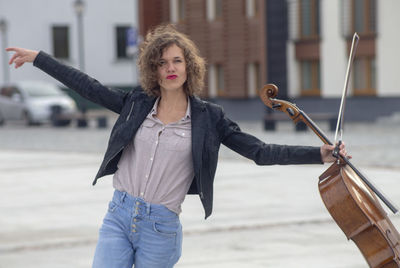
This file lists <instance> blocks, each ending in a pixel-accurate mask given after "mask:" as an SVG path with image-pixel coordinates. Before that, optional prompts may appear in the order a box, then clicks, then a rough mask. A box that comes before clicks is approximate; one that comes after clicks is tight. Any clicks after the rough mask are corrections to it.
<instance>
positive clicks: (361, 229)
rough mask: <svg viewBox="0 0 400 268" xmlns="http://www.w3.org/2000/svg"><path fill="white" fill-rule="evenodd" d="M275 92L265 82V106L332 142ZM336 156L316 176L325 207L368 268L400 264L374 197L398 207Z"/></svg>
mask: <svg viewBox="0 0 400 268" xmlns="http://www.w3.org/2000/svg"><path fill="white" fill-rule="evenodd" d="M357 38H358V37H357ZM353 40H354V39H353ZM353 43H354V42H353ZM349 66H350V65H349ZM349 69H350V68H348V72H347V76H346V83H345V88H346V89H347V78H348V74H349ZM277 95H278V88H277V87H276V86H275V85H273V84H268V85H265V86H264V87H263V88H262V90H261V92H260V97H261V99H262V100H263V102H264V104H265V105H266V106H268V107H270V108H272V109H274V110H279V111H282V112H284V113H286V114H287V115H288V116H289V117H290V118H291V119H292V120H293V121H294V123H298V122H300V121H302V122H304V123H305V124H306V125H307V126H308V127H309V128H310V129H311V130H312V131H313V132H314V133H315V134H316V135H317V136H318V137H319V138H320V139H321V140H322V142H323V143H325V144H329V145H332V143H331V142H330V141H329V140H328V138H327V136H326V135H325V134H324V133H323V132H322V131H321V129H320V128H319V127H318V126H317V125H316V124H315V123H314V122H313V121H312V120H311V119H310V118H309V117H308V116H307V115H306V114H305V113H304V112H303V111H302V110H300V109H299V108H298V107H297V106H296V105H294V104H292V103H290V102H288V101H283V100H279V99H276V98H275V97H276V96H277ZM343 95H345V94H343ZM342 103H343V96H342ZM341 106H342V105H341ZM342 111H343V109H342V107H341V109H340V112H339V119H338V127H339V125H341V124H342V119H343V117H342V116H341V114H342ZM339 121H340V124H339ZM338 127H337V129H336V135H337V132H338ZM336 135H335V136H336ZM335 139H336V138H335ZM335 157H337V159H338V160H337V161H335V162H334V163H333V164H332V165H331V166H330V167H329V168H328V169H327V170H326V171H325V172H324V173H323V174H322V175H321V176H320V177H319V182H318V186H319V191H320V194H321V198H322V200H323V202H324V203H325V206H326V208H327V209H328V211H329V213H330V214H331V216H332V217H333V219H334V220H335V221H336V223H337V225H339V227H340V228H341V229H342V231H343V232H344V233H345V235H346V236H347V238H348V239H351V240H353V241H354V243H355V244H356V245H357V246H358V248H359V250H360V251H361V253H362V254H363V256H364V258H365V260H366V261H367V263H368V265H369V267H371V268H392V267H393V268H394V267H400V234H399V232H398V231H397V230H396V228H395V227H394V225H393V224H392V222H391V221H390V219H389V218H388V217H387V214H386V212H385V211H384V209H383V208H382V206H381V205H380V203H379V200H378V198H377V197H379V198H380V199H381V200H382V202H384V203H385V205H386V206H388V208H389V209H390V210H391V211H392V212H393V213H396V212H397V208H396V207H395V206H394V205H393V204H392V203H391V202H389V200H388V199H387V198H386V197H385V196H384V195H383V194H382V193H381V192H379V191H378V190H377V188H376V187H375V186H374V185H373V184H372V183H371V182H370V181H368V179H367V178H366V177H365V176H364V175H362V173H361V172H360V171H359V170H358V169H356V168H355V167H354V165H353V164H352V163H351V162H350V161H349V159H348V158H346V157H342V156H340V155H339V154H337V153H336V155H335Z"/></svg>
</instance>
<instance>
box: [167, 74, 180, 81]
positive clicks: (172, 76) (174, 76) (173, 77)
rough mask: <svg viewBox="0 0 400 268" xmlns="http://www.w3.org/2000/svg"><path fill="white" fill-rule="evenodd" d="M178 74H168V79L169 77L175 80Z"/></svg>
mask: <svg viewBox="0 0 400 268" xmlns="http://www.w3.org/2000/svg"><path fill="white" fill-rule="evenodd" d="M177 77H178V76H177V75H168V76H167V79H169V80H174V79H176V78H177Z"/></svg>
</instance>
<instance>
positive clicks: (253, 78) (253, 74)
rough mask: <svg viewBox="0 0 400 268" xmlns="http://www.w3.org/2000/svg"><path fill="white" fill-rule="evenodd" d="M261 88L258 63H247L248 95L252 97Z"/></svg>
mask: <svg viewBox="0 0 400 268" xmlns="http://www.w3.org/2000/svg"><path fill="white" fill-rule="evenodd" d="M260 88H261V75H260V64H258V63H250V64H248V65H247V90H248V94H247V95H248V97H250V98H253V97H256V96H257V95H258V94H257V93H258V90H259V89H260Z"/></svg>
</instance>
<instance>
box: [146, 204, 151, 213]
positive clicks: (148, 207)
mask: <svg viewBox="0 0 400 268" xmlns="http://www.w3.org/2000/svg"><path fill="white" fill-rule="evenodd" d="M150 206H151V205H150V203H147V202H146V212H147V215H150Z"/></svg>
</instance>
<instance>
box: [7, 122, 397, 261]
mask: <svg viewBox="0 0 400 268" xmlns="http://www.w3.org/2000/svg"><path fill="white" fill-rule="evenodd" d="M110 125H112V124H110ZM240 125H241V126H242V128H243V129H244V130H245V131H248V132H250V133H252V134H254V135H256V136H257V137H259V138H260V139H262V140H264V141H265V142H271V143H285V144H309V145H320V141H319V140H318V138H317V137H316V136H315V135H314V134H313V133H311V132H310V131H307V132H295V131H294V130H293V127H292V125H290V124H283V125H282V126H280V127H279V128H278V130H277V131H275V132H265V131H263V130H262V128H261V124H257V123H243V124H240ZM110 131H111V129H110V128H108V129H96V128H95V127H93V126H92V127H89V128H87V129H78V128H75V127H74V126H71V127H67V128H51V127H50V126H42V127H33V128H26V127H24V126H19V125H12V124H11V125H6V126H3V127H2V128H0V207H1V209H0V211H1V215H2V216H1V217H0V227H1V228H0V267H1V268H16V267H26V266H27V265H29V267H90V265H91V260H92V257H93V253H94V249H95V245H96V241H97V232H98V228H99V226H100V224H101V221H102V218H103V216H104V214H105V212H106V208H107V204H108V202H109V200H110V198H111V196H112V191H113V190H112V183H111V182H112V177H111V176H107V177H104V178H101V179H100V180H99V182H98V184H97V185H96V186H95V187H93V186H91V182H92V179H93V178H94V176H95V174H96V172H97V169H98V167H99V165H100V163H101V160H102V157H103V153H104V151H105V149H106V144H107V140H108V136H109V133H110ZM399 134H400V126H398V124H397V126H396V122H387V121H381V122H378V123H376V124H367V123H365V124H360V123H357V124H349V125H347V126H346V129H345V136H344V140H345V142H346V144H347V149H348V151H349V153H350V154H351V155H352V156H353V158H354V159H353V164H355V165H356V166H357V167H359V168H360V169H361V170H362V171H363V172H364V173H365V174H367V176H368V177H369V178H370V179H371V180H372V181H373V182H374V183H375V184H376V185H378V187H379V188H380V189H381V190H382V191H383V192H384V193H385V194H386V195H387V196H388V197H390V199H391V200H392V201H393V202H394V203H395V204H400V190H399V187H398V184H399V183H398V181H399V180H400V164H398V162H397V161H396V160H397V159H398V156H399V153H398V152H397V148H399V143H400V141H399V139H398V137H399ZM328 136H333V133H328ZM326 168H328V165H324V166H323V165H302V166H268V167H262V166H257V165H255V164H254V163H252V162H251V161H249V160H247V159H245V158H243V157H241V156H238V155H237V154H236V153H234V152H232V151H230V150H229V149H227V148H225V147H221V152H220V162H219V166H218V169H217V175H216V181H215V196H214V209H213V214H212V216H211V217H210V218H209V219H207V220H206V221H204V212H203V209H202V207H201V203H200V201H199V198H198V197H197V196H188V197H187V198H186V200H185V202H184V205H183V212H182V214H181V220H182V224H183V228H184V242H183V255H182V258H181V259H180V261H179V262H178V264H177V265H176V267H182V268H184V267H212V268H214V267H215V268H217V267H218V268H219V267H223V268H224V267H332V268H340V267H351V268H356V267H360V268H361V267H367V264H366V262H365V260H364V259H363V257H362V255H361V253H360V252H359V250H358V249H357V247H356V245H355V244H354V243H353V242H352V241H347V239H346V237H345V236H344V234H343V233H342V231H341V230H340V229H339V227H338V226H337V225H336V224H335V223H334V221H333V220H332V218H331V216H330V215H329V213H328V212H327V210H326V208H325V207H324V204H323V202H322V200H321V198H320V195H319V192H318V187H317V181H318V176H319V175H320V174H321V173H322V172H323V171H325V170H326ZM389 217H390V219H391V220H392V221H393V223H394V225H395V226H396V227H399V226H400V219H399V217H398V216H395V215H392V214H390V213H389Z"/></svg>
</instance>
